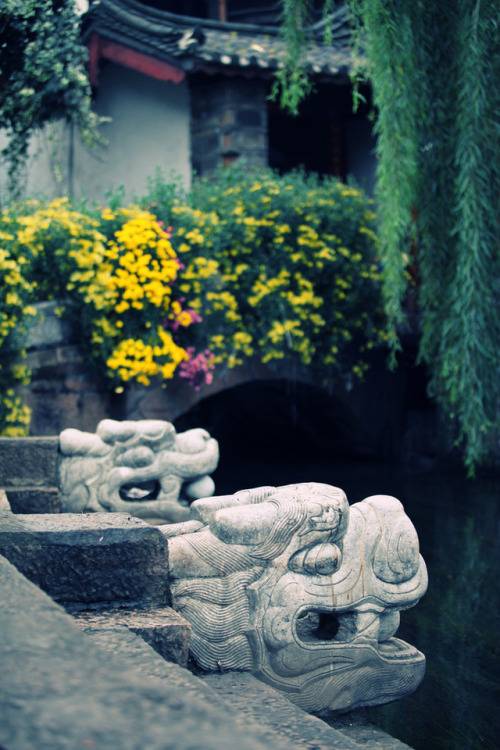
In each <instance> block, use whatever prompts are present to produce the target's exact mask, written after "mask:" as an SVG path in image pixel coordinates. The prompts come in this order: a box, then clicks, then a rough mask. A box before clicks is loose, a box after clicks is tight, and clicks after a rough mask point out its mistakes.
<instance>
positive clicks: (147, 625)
mask: <svg viewBox="0 0 500 750" xmlns="http://www.w3.org/2000/svg"><path fill="white" fill-rule="evenodd" d="M74 617H75V620H76V622H77V624H78V625H79V626H80V627H81V628H82V630H83V631H84V632H90V631H96V630H99V631H112V632H117V631H120V630H122V629H123V627H126V628H128V629H129V630H130V631H132V633H136V634H137V635H140V636H141V638H143V639H144V640H145V641H146V643H149V645H150V646H152V648H154V650H155V651H157V652H158V653H159V654H160V656H163V658H164V659H166V660H167V661H173V662H175V663H176V664H179V665H180V666H181V667H185V666H186V665H187V661H188V656H189V639H190V635H191V626H190V624H189V623H188V622H187V620H185V619H184V618H183V617H181V616H180V615H179V614H178V613H177V612H175V611H174V610H173V609H171V608H170V607H148V608H147V609H142V610H140V609H132V610H126V609H112V610H99V611H98V612H95V611H90V612H89V611H87V612H79V613H77V614H75V615H74Z"/></svg>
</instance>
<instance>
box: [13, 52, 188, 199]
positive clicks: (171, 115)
mask: <svg viewBox="0 0 500 750" xmlns="http://www.w3.org/2000/svg"><path fill="white" fill-rule="evenodd" d="M95 109H96V111H97V112H98V114H100V115H103V116H105V117H110V118H111V122H110V123H108V124H105V125H103V126H102V128H101V132H102V134H103V135H104V137H105V138H106V140H107V141H108V145H107V146H104V147H98V148H97V149H95V150H91V149H88V148H86V147H85V146H83V145H82V144H81V143H80V142H79V139H78V138H75V139H74V143H75V148H74V161H73V164H74V166H73V192H74V197H75V198H79V197H81V196H85V197H86V198H87V199H89V200H91V201H94V200H95V201H99V202H103V201H104V200H105V196H106V193H107V192H108V191H113V190H116V189H117V188H119V187H120V186H121V185H123V186H124V187H125V190H126V193H127V197H129V198H131V197H132V196H133V194H137V195H138V196H140V195H141V193H142V192H143V191H144V189H145V187H146V184H147V177H148V176H153V175H154V173H155V170H156V168H157V167H161V169H162V171H163V173H164V175H165V176H166V177H168V176H169V175H170V173H171V172H174V173H176V174H179V175H180V176H181V178H182V180H183V182H184V185H185V187H186V188H189V185H190V175H191V155H190V130H189V121H190V114H189V110H190V107H189V90H188V85H187V82H186V81H183V82H182V83H180V84H174V83H170V82H163V81H157V80H154V79H152V78H149V77H147V76H145V75H142V74H141V73H137V72H135V71H134V70H129V69H127V68H124V67H122V66H120V65H115V64H114V63H105V64H104V66H103V70H102V72H101V76H100V81H99V91H98V95H97V100H96V103H95ZM0 136H1V134H0ZM69 141H70V139H69V128H68V126H67V125H58V126H57V127H53V128H51V129H50V130H49V129H47V130H46V131H45V132H44V133H42V134H40V135H38V136H36V137H34V138H33V143H32V148H31V157H30V161H29V164H28V174H27V189H26V192H27V195H29V196H35V197H36V196H41V195H43V196H48V197H52V196H54V195H67V194H68V192H69V179H68V163H69V154H70V149H69ZM2 145H3V144H2V142H1V138H0V148H1V147H2ZM0 185H1V187H2V194H3V195H5V185H6V177H5V168H2V169H1V171H0Z"/></svg>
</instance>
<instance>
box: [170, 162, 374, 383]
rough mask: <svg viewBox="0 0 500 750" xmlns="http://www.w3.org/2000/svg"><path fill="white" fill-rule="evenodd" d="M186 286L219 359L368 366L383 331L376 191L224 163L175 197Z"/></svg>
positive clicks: (357, 372) (320, 370)
mask: <svg viewBox="0 0 500 750" xmlns="http://www.w3.org/2000/svg"><path fill="white" fill-rule="evenodd" d="M168 218H169V219H171V221H172V224H173V227H174V228H173V235H172V242H173V244H174V246H175V248H176V250H177V252H178V253H179V256H180V257H181V258H182V259H183V262H184V263H185V265H186V268H185V270H184V272H183V274H182V278H181V283H180V285H179V289H180V291H181V292H182V294H184V295H185V296H186V299H188V300H189V303H190V306H191V307H192V308H193V309H194V310H196V312H197V313H199V314H200V315H201V316H202V317H203V319H204V326H203V327H202V328H201V329H199V332H202V333H203V334H205V335H206V334H207V332H208V334H209V341H208V347H209V349H210V350H211V351H212V352H213V353H214V355H215V361H216V362H217V363H218V364H223V365H225V366H226V367H228V368H232V367H235V366H237V365H239V364H241V363H242V362H243V360H244V358H245V357H250V356H257V357H259V359H260V360H261V361H262V362H264V363H270V364H272V363H274V362H278V361H283V360H285V359H286V361H287V362H289V363H295V364H296V365H297V366H298V367H302V368H312V369H314V370H315V371H316V372H317V374H318V376H319V377H320V378H322V379H323V380H324V381H330V382H331V381H332V380H338V379H339V378H342V379H344V380H345V381H351V380H352V379H353V378H356V377H357V378H359V377H362V375H363V373H364V372H365V371H366V369H367V367H368V365H367V362H366V353H367V351H368V350H370V349H371V348H373V347H375V346H377V345H379V344H381V343H383V342H384V341H385V340H386V336H385V326H384V314H383V309H382V302H381V295H380V283H381V274H380V269H379V266H378V264H377V247H378V240H377V236H376V234H375V230H374V225H375V224H374V222H375V214H374V213H373V211H372V206H371V201H370V200H369V199H368V198H367V197H366V196H365V195H364V193H363V192H362V191H361V190H358V189H355V188H352V187H349V186H346V185H345V184H342V183H340V182H337V181H335V180H333V179H326V180H320V179H319V178H315V177H305V176H304V175H303V174H300V173H295V174H290V175H286V176H284V177H279V176H277V175H276V174H274V173H273V172H272V171H270V170H267V171H263V172H259V173H258V174H252V173H249V172H245V171H243V170H238V169H231V170H224V171H221V172H219V173H217V174H216V176H215V177H212V178H210V179H202V180H198V181H197V182H196V183H195V185H194V186H193V190H192V193H191V196H190V200H189V205H188V204H186V203H180V202H178V203H177V204H174V205H173V207H171V208H170V214H169V217H168Z"/></svg>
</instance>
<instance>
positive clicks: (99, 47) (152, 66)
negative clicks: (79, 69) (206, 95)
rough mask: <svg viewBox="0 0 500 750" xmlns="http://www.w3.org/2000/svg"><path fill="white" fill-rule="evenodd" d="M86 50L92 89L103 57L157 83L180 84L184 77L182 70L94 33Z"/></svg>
mask: <svg viewBox="0 0 500 750" xmlns="http://www.w3.org/2000/svg"><path fill="white" fill-rule="evenodd" d="M88 49H89V80H90V85H91V86H92V87H93V88H95V87H97V86H98V84H99V61H100V59H101V58H103V57H104V58H106V59H107V60H111V61H112V62H115V63H118V64H119V65H123V66H124V67H125V68H131V69H132V70H136V71H137V72H139V73H143V74H144V75H147V76H149V77H150V78H156V79H157V80H158V81H172V82H173V83H180V82H181V81H183V80H184V78H185V77H186V72H185V71H184V70H182V68H178V67H176V66H175V65H171V64H170V63H168V62H165V61H164V60H158V59H156V58H155V57H152V56H151V55H145V54H144V53H142V52H136V51H135V50H133V49H130V48H129V47H125V46H124V45H123V44H119V43H118V42H112V41H110V40H109V39H105V38H104V37H102V36H100V35H99V34H97V33H96V32H94V33H93V34H91V36H90V39H89V41H88Z"/></svg>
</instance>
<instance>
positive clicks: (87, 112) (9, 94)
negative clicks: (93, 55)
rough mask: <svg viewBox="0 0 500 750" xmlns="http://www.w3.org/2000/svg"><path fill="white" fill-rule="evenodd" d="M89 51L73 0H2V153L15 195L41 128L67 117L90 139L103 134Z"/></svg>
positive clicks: (0, 35) (0, 34)
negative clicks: (4, 137) (93, 93)
mask: <svg viewBox="0 0 500 750" xmlns="http://www.w3.org/2000/svg"><path fill="white" fill-rule="evenodd" d="M86 57H87V50H86V48H85V47H84V46H83V45H82V43H81V41H80V22H79V18H78V15H77V13H76V3H75V2H74V1H73V0H1V12H0V128H4V129H5V132H6V135H7V139H8V142H7V146H6V147H5V149H4V150H3V151H2V152H1V155H2V157H3V158H4V159H5V160H6V161H7V164H8V176H9V186H8V187H9V190H10V192H11V193H13V194H14V196H16V194H18V193H19V191H20V189H21V185H22V179H21V175H22V167H23V165H24V163H25V160H26V157H27V154H28V147H29V143H30V138H31V135H32V133H33V132H34V131H35V130H36V129H40V128H43V127H44V126H45V125H47V123H51V122H56V121H58V120H66V121H69V122H72V123H74V124H75V126H76V127H77V129H78V131H79V133H80V135H81V137H82V140H83V141H84V143H86V144H88V145H94V144H95V143H96V142H98V141H99V140H100V138H99V132H98V125H99V118H98V117H97V115H96V114H95V113H94V112H92V108H91V90H90V85H89V82H88V78H87V74H86V71H85V62H86Z"/></svg>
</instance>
